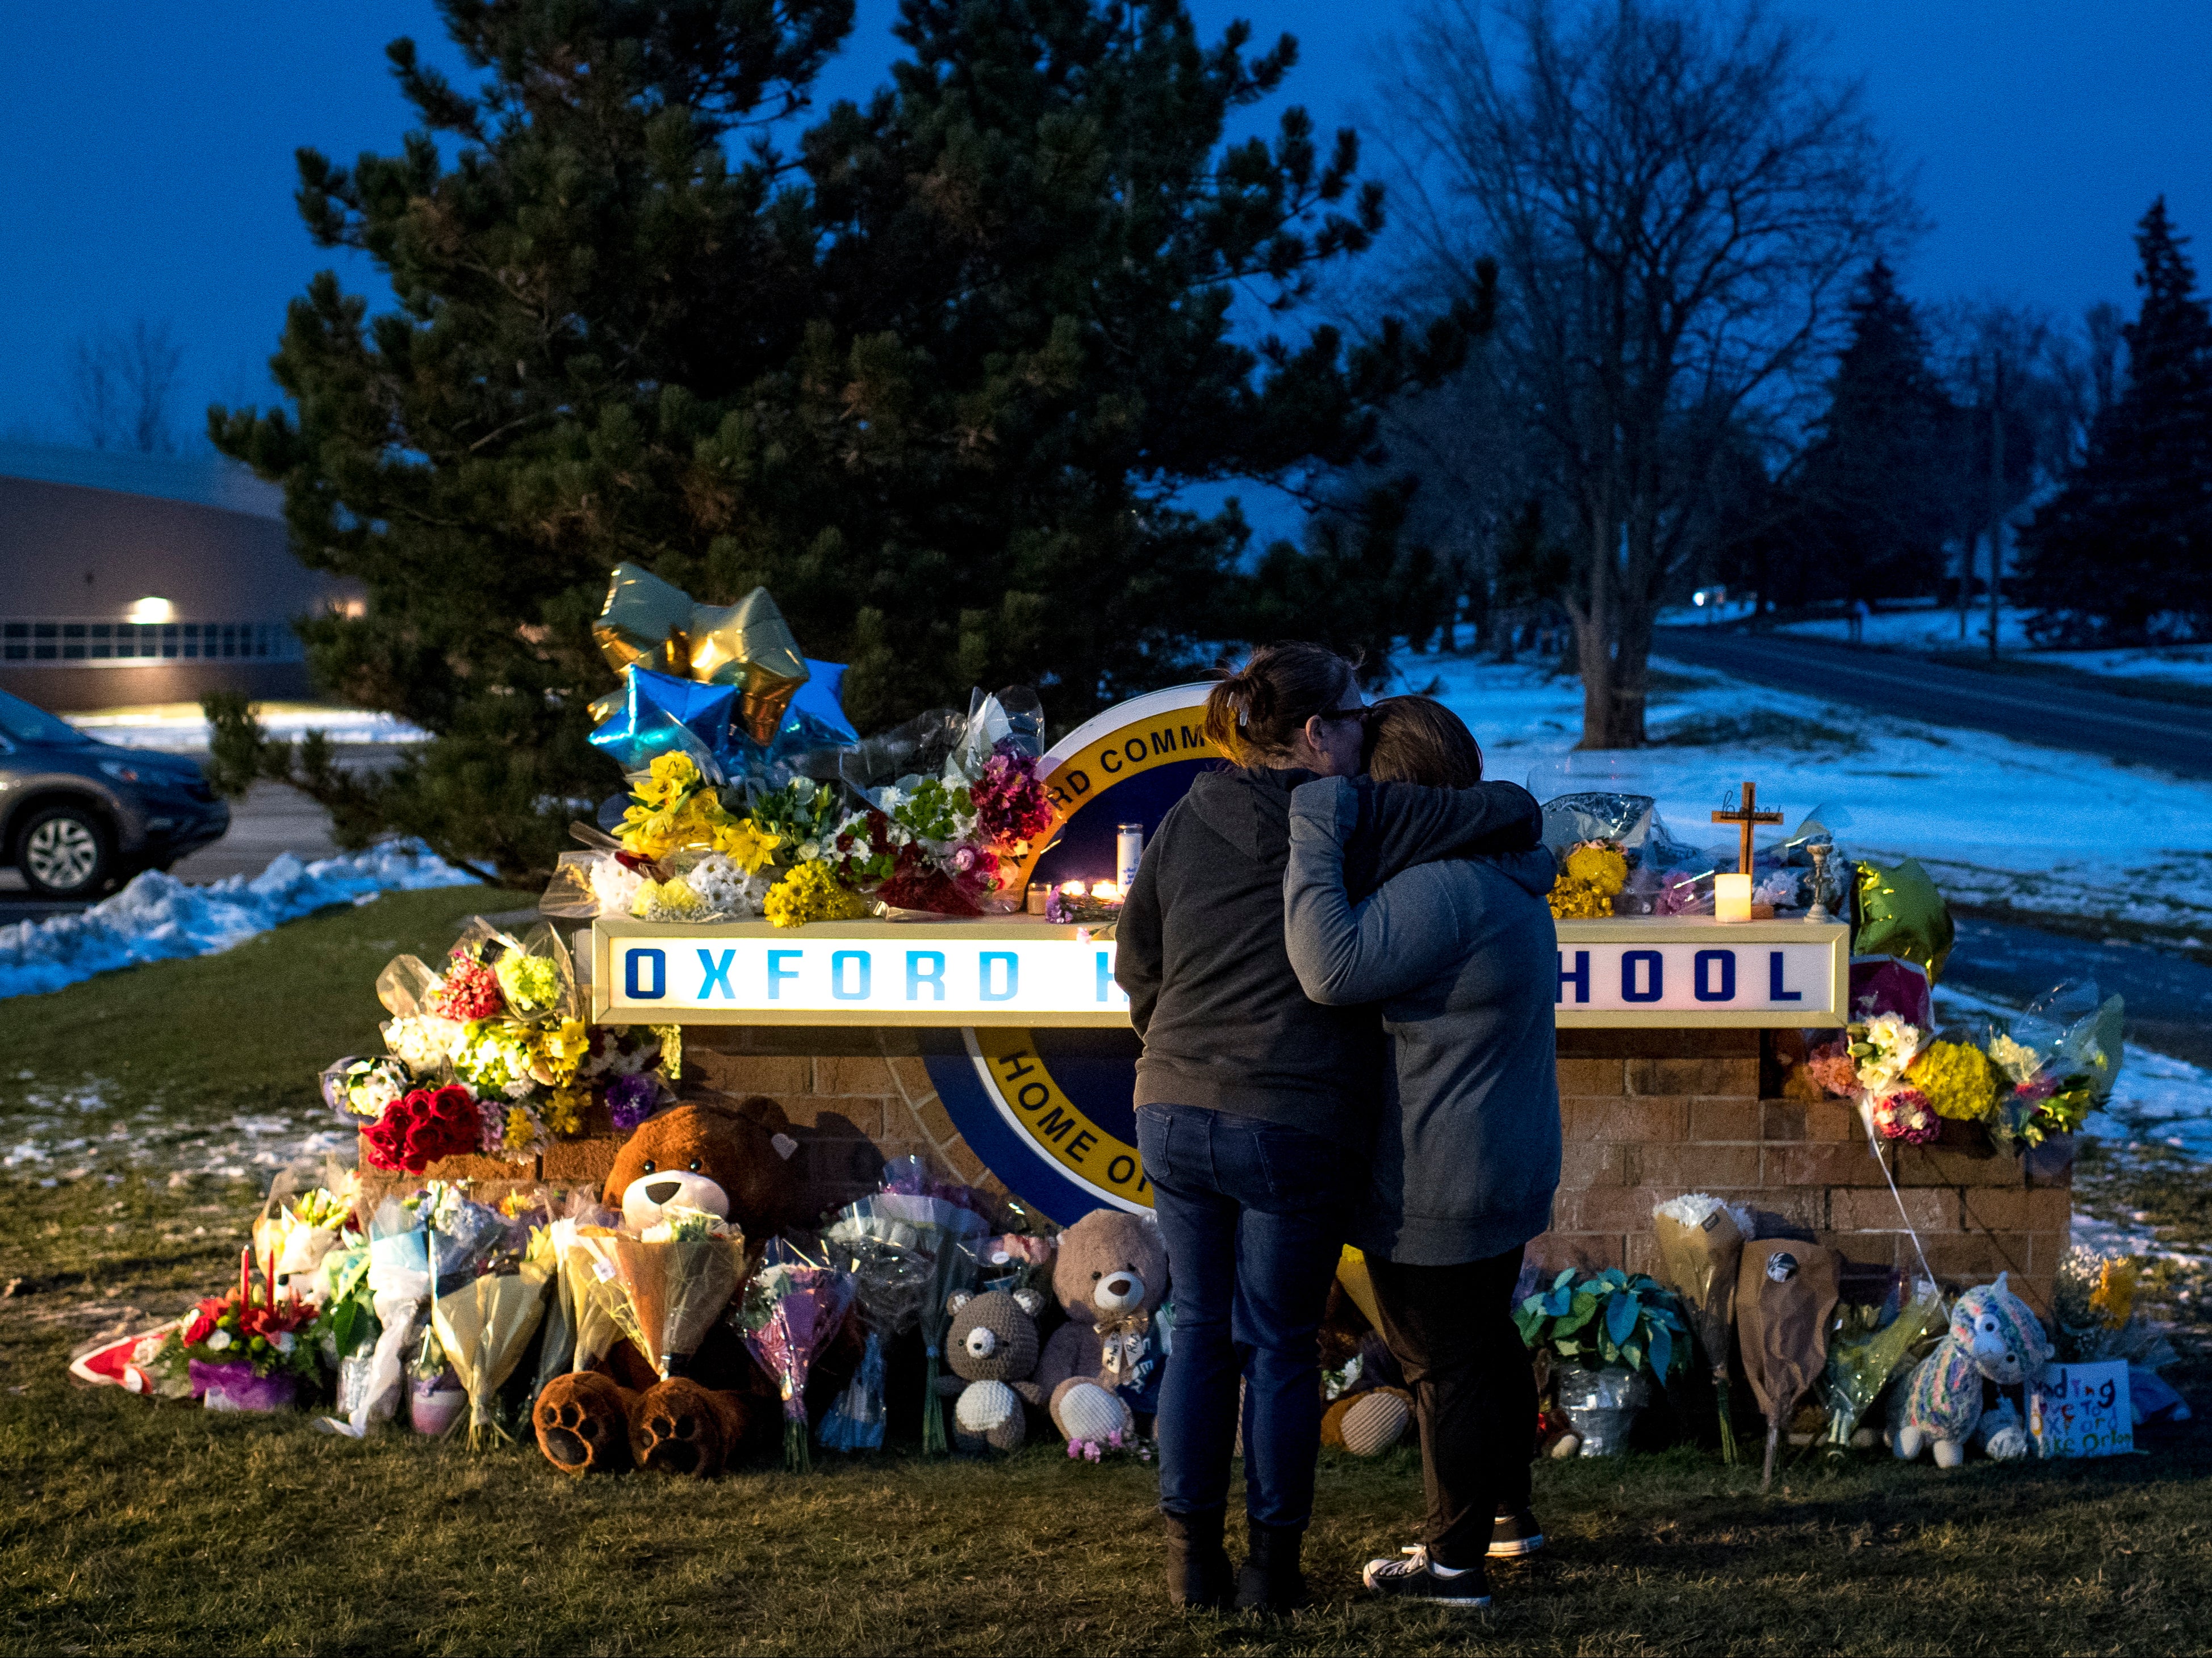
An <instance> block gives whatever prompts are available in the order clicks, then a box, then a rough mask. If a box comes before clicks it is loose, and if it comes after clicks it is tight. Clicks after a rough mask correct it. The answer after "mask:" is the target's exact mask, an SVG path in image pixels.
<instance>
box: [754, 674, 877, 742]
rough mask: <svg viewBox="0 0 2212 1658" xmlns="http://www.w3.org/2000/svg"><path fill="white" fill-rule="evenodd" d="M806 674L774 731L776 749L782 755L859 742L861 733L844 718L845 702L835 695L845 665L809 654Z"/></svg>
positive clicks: (842, 676) (843, 675)
mask: <svg viewBox="0 0 2212 1658" xmlns="http://www.w3.org/2000/svg"><path fill="white" fill-rule="evenodd" d="M806 673H807V679H806V683H805V684H804V685H801V686H800V687H799V689H798V690H797V691H796V692H794V693H793V695H792V699H791V707H790V708H789V709H788V710H787V711H786V713H785V714H784V716H783V724H782V726H781V727H779V728H778V730H777V732H776V734H775V752H776V753H777V754H779V755H784V754H795V753H802V752H804V751H805V750H808V749H842V748H848V747H849V746H851V745H852V744H854V743H857V742H859V741H860V732H856V731H854V729H853V722H852V721H851V720H848V719H846V718H845V708H844V704H843V703H842V701H840V700H839V697H838V695H837V687H838V683H839V682H840V681H842V679H843V678H844V677H845V665H844V664H843V663H842V662H817V661H816V660H815V659H813V658H812V657H808V658H807V659H806Z"/></svg>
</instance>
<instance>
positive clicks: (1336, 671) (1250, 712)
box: [1206, 642, 1355, 766]
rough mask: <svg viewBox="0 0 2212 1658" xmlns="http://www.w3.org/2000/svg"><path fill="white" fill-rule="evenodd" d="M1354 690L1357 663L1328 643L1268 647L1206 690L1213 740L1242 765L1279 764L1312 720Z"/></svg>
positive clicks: (1337, 705)
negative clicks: (1335, 650)
mask: <svg viewBox="0 0 2212 1658" xmlns="http://www.w3.org/2000/svg"><path fill="white" fill-rule="evenodd" d="M1354 688H1355V686H1354V678H1353V674H1352V664H1351V663H1349V662H1347V661H1346V660H1345V659H1343V658H1342V657H1340V656H1339V655H1338V654H1337V653H1335V652H1334V651H1332V650H1330V649H1328V647H1325V646H1322V645H1308V644H1302V643H1297V642H1291V643H1289V644H1283V645H1262V646H1261V647H1260V648H1259V649H1258V650H1256V651H1254V652H1253V653H1252V654H1251V655H1250V656H1249V657H1248V658H1246V659H1245V661H1244V665H1243V667H1241V668H1239V669H1237V671H1236V672H1234V673H1231V674H1229V675H1226V676H1225V677H1223V678H1222V679H1221V680H1220V681H1219V682H1218V683H1216V684H1215V686H1214V688H1213V689H1212V690H1211V691H1210V692H1208V693H1207V694H1206V738H1207V740H1208V741H1210V742H1211V743H1212V744H1213V746H1214V747H1215V748H1216V749H1218V750H1220V751H1221V752H1222V753H1223V754H1224V755H1225V756H1228V758H1229V759H1230V760H1231V762H1234V763H1236V764H1237V765H1240V766H1265V765H1271V764H1276V763H1279V762H1281V761H1283V760H1284V759H1285V758H1287V757H1288V756H1289V753H1290V750H1291V745H1292V744H1295V743H1296V742H1297V738H1298V734H1299V733H1300V732H1303V731H1304V729H1305V724H1306V721H1307V720H1310V719H1312V718H1313V717H1314V716H1315V715H1316V714H1329V713H1332V712H1334V710H1336V709H1338V708H1343V707H1345V706H1346V702H1347V701H1348V700H1349V699H1350V697H1351V696H1352V692H1353V690H1354Z"/></svg>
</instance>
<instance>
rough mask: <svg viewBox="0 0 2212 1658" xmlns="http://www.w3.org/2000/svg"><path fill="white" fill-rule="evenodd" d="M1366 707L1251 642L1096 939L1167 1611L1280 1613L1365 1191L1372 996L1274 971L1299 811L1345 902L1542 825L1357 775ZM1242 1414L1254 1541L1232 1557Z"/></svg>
mask: <svg viewBox="0 0 2212 1658" xmlns="http://www.w3.org/2000/svg"><path fill="white" fill-rule="evenodd" d="M1367 720H1368V710H1367V709H1366V708H1365V707H1364V705H1363V703H1362V701H1361V698H1360V695H1359V689H1358V681H1357V679H1356V677H1355V676H1354V674H1353V671H1352V665H1351V664H1350V663H1348V662H1346V661H1345V660H1344V659H1342V658H1340V657H1339V656H1337V655H1336V654H1334V653H1333V652H1330V651H1328V650H1326V649H1324V648H1322V647H1320V646H1316V645H1299V644H1292V645H1278V646H1270V647H1266V648H1264V649H1261V650H1260V651H1257V652H1255V653H1253V655H1252V657H1251V659H1249V661H1248V662H1247V663H1246V664H1245V665H1244V666H1243V668H1242V669H1240V670H1239V671H1237V672H1236V673H1235V674H1232V675H1231V676H1229V677H1226V678H1225V679H1223V680H1222V681H1221V682H1220V683H1218V684H1217V685H1216V686H1215V687H1214V688H1213V689H1212V693H1211V695H1209V697H1208V699H1207V702H1206V734H1207V736H1208V737H1209V738H1212V741H1213V742H1214V744H1216V745H1217V746H1218V748H1219V749H1220V750H1221V751H1222V752H1223V753H1224V754H1225V755H1227V756H1229V757H1230V759H1231V762H1232V764H1231V766H1230V767H1229V768H1225V769H1223V770H1221V771H1219V772H1215V773H1208V774H1203V775H1201V776H1200V777H1199V778H1197V779H1196V780H1194V782H1193V784H1192V786H1191V788H1190V792H1189V793H1188V795H1186V796H1185V797H1184V799H1182V800H1181V801H1179V802H1178V803H1177V804H1176V805H1175V807H1174V808H1173V809H1172V810H1171V811H1169V812H1168V814H1167V816H1166V817H1164V819H1163V820H1162V822H1161V823H1160V824H1159V827H1158V829H1156V830H1155V831H1154V832H1153V835H1152V840H1151V842H1150V843H1149V844H1148V845H1147V846H1146V849H1145V856H1144V861H1143V863H1142V865H1140V866H1139V871H1138V874H1137V878H1136V880H1135V882H1134V883H1133V884H1132V885H1131V887H1130V890H1129V893H1128V896H1127V901H1126V902H1125V904H1124V906H1123V909H1122V914H1121V921H1120V924H1119V926H1118V929H1117V932H1116V940H1117V950H1116V963H1115V976H1116V978H1117V979H1118V980H1119V981H1120V983H1121V987H1122V988H1123V989H1124V990H1125V991H1127V993H1128V996H1129V1004H1130V1014H1131V1019H1132V1022H1133V1023H1134V1025H1135V1027H1136V1029H1137V1032H1138V1034H1139V1036H1140V1037H1142V1038H1143V1041H1144V1054H1143V1057H1142V1058H1141V1059H1140V1060H1139V1061H1138V1065H1137V1096H1136V1102H1135V1103H1136V1106H1137V1136H1138V1143H1139V1149H1140V1150H1141V1151H1142V1152H1143V1155H1144V1160H1145V1170H1146V1177H1147V1178H1148V1179H1149V1181H1151V1183H1152V1191H1153V1213H1154V1215H1155V1216H1156V1218H1158V1222H1159V1226H1160V1231H1161V1235H1162V1237H1163V1239H1164V1242H1165V1243H1166V1245H1167V1250H1168V1259H1169V1270H1170V1276H1171V1278H1172V1280H1173V1283H1174V1285H1175V1297H1176V1328H1175V1362H1174V1363H1171V1364H1170V1365H1169V1366H1168V1367H1167V1373H1166V1377H1165V1379H1164V1382H1163V1384H1162V1389H1161V1397H1160V1401H1159V1409H1158V1417H1157V1431H1158V1436H1159V1445H1160V1508H1161V1511H1162V1514H1163V1515H1164V1521H1165V1523H1166V1527H1167V1532H1168V1586H1169V1593H1170V1596H1171V1597H1172V1598H1173V1599H1174V1600H1176V1601H1178V1602H1180V1603H1182V1604H1185V1605H1191V1606H1212V1607H1226V1606H1230V1605H1231V1604H1232V1603H1233V1604H1234V1605H1236V1606H1239V1607H1243V1608H1258V1609H1267V1610H1274V1611H1280V1610H1286V1609H1288V1608H1290V1607H1292V1606H1297V1605H1298V1604H1299V1603H1300V1601H1301V1600H1303V1598H1304V1578H1303V1576H1302V1574H1301V1571H1300V1568H1299V1552H1300V1540H1301V1539H1302V1538H1303V1536H1304V1532H1305V1529H1306V1526H1307V1522H1308V1521H1309V1520H1310V1517H1311V1515H1312V1511H1313V1491H1314V1464H1315V1459H1316V1455H1317V1453H1318V1450H1319V1448H1320V1442H1321V1415H1322V1398H1321V1388H1320V1351H1319V1340H1318V1333H1319V1329H1320V1325H1321V1320H1322V1310H1323V1308H1324V1305H1325V1303H1326V1302H1327V1299H1328V1287H1329V1284H1330V1282H1331V1280H1332V1279H1333V1278H1334V1276H1335V1272H1336V1268H1337V1265H1338V1261H1339V1259H1340V1254H1341V1252H1342V1248H1343V1245H1344V1243H1345V1242H1346V1237H1347V1235H1348V1232H1349V1229H1350V1228H1351V1226H1352V1224H1353V1220H1354V1218H1355V1215H1356V1213H1357V1212H1358V1211H1359V1210H1360V1208H1361V1207H1362V1206H1363V1205H1364V1203H1365V1202H1366V1201H1367V1199H1368V1198H1369V1196H1370V1173H1369V1170H1368V1167H1367V1163H1368V1154H1369V1151H1370V1148H1371V1147H1372V1146H1373V1145H1374V1144H1375V1142H1376V1132H1377V1122H1378V1113H1379V1112H1380V1109H1381V1106H1382V1100H1383V1078H1384V1076H1385V1073H1386V1072H1387V1070H1388V1069H1389V1055H1388V1053H1387V1051H1386V1049H1385V1048H1384V1044H1383V1022H1382V1020H1381V1018H1380V1017H1378V1014H1377V1012H1376V1009H1375V1008H1374V1007H1373V1006H1371V1005H1340V1004H1349V1003H1373V1002H1375V1001H1376V1000H1378V999H1381V997H1382V995H1383V993H1379V992H1378V993H1372V994H1367V995H1361V996H1353V995H1349V994H1346V995H1340V996H1337V995H1333V996H1328V997H1314V996H1309V995H1308V994H1307V993H1306V992H1305V991H1304V989H1302V988H1301V987H1300V983H1299V975H1298V973H1297V970H1296V969H1294V968H1293V967H1292V965H1291V954H1290V949H1289V946H1288V944H1287V943H1286V940H1285V924H1284V892H1285V878H1286V876H1287V875H1288V874H1289V873H1290V872H1291V850H1292V838H1293V836H1292V814H1293V801H1294V799H1295V798H1296V796H1297V794H1298V793H1300V792H1301V791H1302V789H1310V788H1311V787H1312V786H1316V785H1320V786H1323V787H1326V788H1328V789H1329V790H1330V791H1332V792H1331V793H1329V794H1328V797H1327V802H1326V805H1325V806H1324V805H1323V803H1322V801H1321V800H1320V799H1319V797H1316V801H1315V804H1314V807H1313V809H1314V810H1316V811H1324V810H1325V811H1326V814H1327V817H1328V823H1330V825H1331V826H1332V828H1333V829H1334V832H1335V838H1334V846H1335V850H1336V856H1335V864H1334V869H1335V878H1336V880H1337V882H1338V887H1339V890H1340V893H1341V894H1342V895H1343V896H1344V898H1345V901H1346V903H1347V904H1351V903H1357V902H1359V901H1360V900H1362V899H1364V898H1366V897H1368V896H1369V895H1370V894H1372V893H1374V892H1375V891H1376V889H1378V888H1382V887H1384V886H1386V885H1387V884H1389V883H1390V882H1392V881H1393V879H1394V878H1403V875H1404V873H1405V872H1408V871H1412V870H1413V869H1415V868H1416V867H1417V866H1420V865H1426V864H1428V863H1429V862H1431V861H1432V860H1435V859H1462V860H1465V859H1468V858H1471V857H1474V856H1476V855H1479V854H1495V855H1499V856H1507V855H1511V854H1516V853H1518V854H1527V853H1528V852H1529V850H1530V849H1531V848H1536V847H1539V840H1540V835H1541V823H1542V815H1541V812H1540V811H1538V809H1537V806H1536V803H1535V802H1534V800H1533V799H1531V798H1530V797H1529V796H1528V793H1527V792H1526V791H1524V790H1522V789H1519V788H1516V787H1515V786H1512V785H1511V784H1505V783H1492V784H1485V783H1479V782H1478V783H1475V784H1474V786H1465V787H1462V786H1438V787H1421V786H1413V785H1412V784H1409V783H1394V784H1391V785H1389V786H1376V785H1373V784H1371V783H1369V782H1366V781H1364V780H1357V779H1358V773H1359V772H1360V770H1361V768H1362V765H1363V761H1364V752H1365V749H1366V738H1367ZM1324 780H1326V781H1324ZM1535 855H1536V856H1538V857H1542V856H1543V854H1542V853H1541V850H1538V851H1537V853H1536V854H1535ZM1547 883H1548V878H1547ZM1539 908H1541V900H1540V901H1539ZM1547 920H1548V912H1547ZM1547 994H1548V991H1547ZM1547 1021H1548V1003H1547ZM1547 1029H1548V1023H1547ZM1556 1160H1557V1153H1556V1147H1555V1148H1554V1151H1553V1161H1554V1163H1556ZM1509 1230H1510V1229H1509ZM1538 1230H1541V1222H1540V1224H1539V1228H1538ZM1512 1242H1513V1244H1514V1245H1515V1247H1516V1248H1517V1246H1518V1243H1519V1242H1520V1240H1519V1239H1518V1238H1516V1239H1514V1240H1512ZM1504 1248H1505V1245H1504V1244H1503V1243H1501V1244H1498V1245H1497V1246H1496V1247H1495V1248H1493V1249H1492V1251H1491V1253H1492V1254H1496V1253H1498V1251H1500V1250H1502V1249H1504ZM1506 1282H1507V1286H1508V1288H1509V1289H1510V1284H1511V1275H1510V1273H1509V1274H1508V1275H1507V1280H1506ZM1522 1370H1523V1376H1524V1379H1525V1376H1526V1371H1527V1367H1526V1365H1525V1364H1524V1365H1523V1366H1522ZM1240 1394H1241V1397H1242V1408H1241V1411H1240ZM1528 1415H1529V1416H1530V1417H1531V1418H1533V1416H1534V1403H1533V1401H1532V1402H1531V1404H1530V1406H1529V1409H1528ZM1240 1417H1241V1424H1242V1436H1243V1453H1244V1472H1245V1511H1246V1521H1247V1526H1248V1547H1247V1550H1246V1553H1245V1558H1244V1561H1243V1565H1242V1567H1241V1569H1237V1570H1233V1571H1232V1569H1231V1564H1230V1560H1229V1556H1228V1553H1227V1551H1226V1548H1225V1541H1224V1531H1225V1517H1226V1510H1227V1503H1228V1495H1229V1480H1230V1472H1231V1469H1230V1464H1231V1459H1232V1457H1233V1456H1234V1455H1235V1453H1236V1450H1237V1437H1238V1431H1239V1424H1240ZM1486 1519H1487V1515H1486Z"/></svg>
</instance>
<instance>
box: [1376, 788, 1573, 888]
mask: <svg viewBox="0 0 2212 1658" xmlns="http://www.w3.org/2000/svg"><path fill="white" fill-rule="evenodd" d="M1352 786H1353V787H1354V788H1355V789H1356V790H1357V791H1358V799H1359V815H1358V819H1357V821H1356V823H1354V825H1353V827H1352V829H1351V830H1350V831H1349V832H1348V833H1347V834H1346V837H1345V840H1346V848H1347V852H1346V862H1345V876H1346V884H1347V885H1348V886H1349V887H1350V889H1351V891H1352V896H1354V897H1355V898H1361V897H1364V896H1366V895H1367V894H1368V893H1370V892H1372V891H1373V890H1375V889H1376V888H1377V887H1379V886H1381V885H1382V884H1383V882H1385V881H1387V880H1389V878H1391V877H1392V876H1394V875H1395V874H1397V873H1399V872H1401V870H1407V869H1410V868H1412V867H1413V866H1414V865H1418V864H1425V863H1429V862H1431V861H1433V860H1434V859H1438V858H1465V857H1471V856H1474V855H1477V854H1480V853H1510V852H1522V851H1526V850H1527V849H1528V848H1529V847H1535V846H1540V845H1541V844H1542V842H1543V838H1544V811H1543V808H1542V807H1541V806H1539V805H1537V804H1536V797H1535V796H1534V795H1532V794H1530V793H1528V790H1526V789H1524V788H1522V787H1521V786H1519V785H1518V784H1516V783H1477V784H1475V785H1474V786H1472V787H1471V788H1464V789H1443V788H1430V787H1426V786H1423V785H1421V784H1419V783H1377V782H1375V781H1373V780H1370V779H1366V778H1362V779H1361V780H1359V781H1358V782H1357V783H1356V784H1354V785H1352Z"/></svg>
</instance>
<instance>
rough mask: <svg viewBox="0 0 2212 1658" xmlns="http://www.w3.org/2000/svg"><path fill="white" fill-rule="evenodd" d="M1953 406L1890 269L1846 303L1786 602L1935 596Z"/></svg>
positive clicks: (1784, 578) (1870, 277)
mask: <svg viewBox="0 0 2212 1658" xmlns="http://www.w3.org/2000/svg"><path fill="white" fill-rule="evenodd" d="M1955 423H1956V416H1955V411H1954V409H1953V406H1952V404H1951V400H1950V398H1948V397H1947V396H1946V395H1945V393H1944V391H1943V388H1942V385H1941V384H1940V383H1939V382H1938V381H1937V380H1936V375H1935V373H1934V372H1933V370H1932V369H1931V368H1930V367H1929V361H1928V340H1927V337H1926V335H1925V333H1924V332H1923V330H1922V327H1921V324H1920V319H1919V318H1918V316H1917V315H1916V314H1915V313H1914V311H1913V307H1912V305H1911V301H1908V300H1906V299H1905V296H1904V295H1902V294H1900V293H1899V292H1898V290H1897V279H1896V276H1895V275H1894V273H1893V272H1892V271H1891V270H1890V268H1889V265H1888V263H1887V261H1886V260H1883V259H1879V258H1878V259H1876V260H1875V262H1874V264H1872V265H1871V266H1869V268H1868V270H1867V273H1866V276H1865V279H1864V280H1863V282H1861V284H1860V286H1859V289H1858V292H1857V294H1856V295H1854V296H1853V297H1852V300H1851V304H1850V337H1849V338H1848V340H1847V341H1846V343H1844V349H1843V351H1842V353H1841V354H1840V355H1839V356H1838V359H1837V361H1836V372H1835V374H1833V375H1832V377H1831V378H1830V379H1829V381H1828V403H1827V408H1826V411H1825V412H1824V413H1823V414H1822V416H1821V417H1820V424H1819V427H1818V428H1816V432H1815V434H1814V439H1813V441H1812V442H1811V444H1810V445H1808V446H1807V448H1806V451H1805V453H1804V457H1803V460H1802V464H1801V465H1800V467H1799V469H1798V472H1797V477H1796V480H1795V486H1794V489H1792V491H1791V494H1792V495H1793V497H1794V500H1793V501H1792V507H1793V510H1792V512H1791V513H1790V521H1791V529H1792V532H1793V533H1792V536H1791V540H1792V541H1793V543H1794V553H1795V556H1792V557H1790V558H1789V559H1788V560H1787V561H1786V562H1783V564H1782V568H1778V569H1774V570H1773V571H1772V574H1773V575H1774V576H1775V578H1776V579H1777V580H1778V583H1779V585H1780V586H1781V588H1782V592H1781V594H1780V597H1781V598H1783V600H1784V602H1785V603H1790V604H1802V603H1804V602H1806V601H1808V600H1810V599H1815V598H1838V597H1848V598H1873V597H1880V596H1883V595H1890V594H1899V593H1915V592H1923V591H1927V590H1928V589H1929V584H1930V583H1931V582H1932V581H1933V580H1935V579H1936V577H1937V576H1939V575H1940V574H1941V573H1942V568H1943V561H1942V546H1943V538H1944V530H1945V527H1946V521H1945V514H1946V510H1947V506H1948V503H1947V501H1946V499H1945V491H1946V487H1947V484H1948V477H1947V474H1946V467H1947V465H1948V461H1947V456H1946V451H1947V448H1948V443H1949V440H1950V439H1951V438H1952V437H1953V436H1954V431H1953V428H1954V426H1955Z"/></svg>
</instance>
